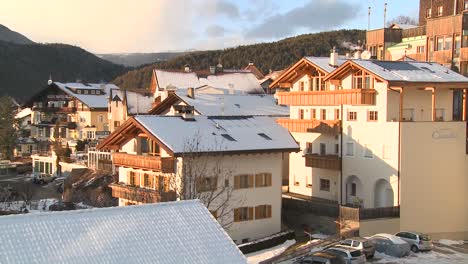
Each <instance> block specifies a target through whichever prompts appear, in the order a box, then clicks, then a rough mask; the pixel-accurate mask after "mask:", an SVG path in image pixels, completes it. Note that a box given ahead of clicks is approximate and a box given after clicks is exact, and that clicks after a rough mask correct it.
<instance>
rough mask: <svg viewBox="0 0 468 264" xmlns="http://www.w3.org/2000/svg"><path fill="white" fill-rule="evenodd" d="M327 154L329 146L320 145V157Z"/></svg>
mask: <svg viewBox="0 0 468 264" xmlns="http://www.w3.org/2000/svg"><path fill="white" fill-rule="evenodd" d="M325 154H327V145H325V144H324V143H320V155H322V156H323V155H325Z"/></svg>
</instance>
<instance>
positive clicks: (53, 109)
mask: <svg viewBox="0 0 468 264" xmlns="http://www.w3.org/2000/svg"><path fill="white" fill-rule="evenodd" d="M32 110H34V111H40V112H52V113H74V112H76V107H37V106H33V108H32Z"/></svg>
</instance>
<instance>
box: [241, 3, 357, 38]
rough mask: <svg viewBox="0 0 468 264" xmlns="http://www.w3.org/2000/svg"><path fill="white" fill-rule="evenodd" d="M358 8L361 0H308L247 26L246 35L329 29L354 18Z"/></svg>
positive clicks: (288, 34)
mask: <svg viewBox="0 0 468 264" xmlns="http://www.w3.org/2000/svg"><path fill="white" fill-rule="evenodd" d="M360 9H361V4H358V3H355V4H354V3H350V1H347V0H315V1H314V0H310V1H309V2H307V3H306V4H305V5H304V6H300V7H296V8H293V9H291V10H290V11H288V12H286V13H284V14H275V15H273V16H270V17H268V18H266V19H265V20H264V21H263V22H261V23H260V24H258V25H255V26H254V27H252V28H251V29H250V30H248V31H247V33H246V38H254V39H275V38H282V37H286V36H290V35H292V34H294V33H296V31H297V30H298V29H306V30H308V31H318V30H328V29H333V28H336V27H339V26H342V25H345V24H346V23H347V22H349V21H351V20H352V19H354V18H357V17H358V15H359V10H360Z"/></svg>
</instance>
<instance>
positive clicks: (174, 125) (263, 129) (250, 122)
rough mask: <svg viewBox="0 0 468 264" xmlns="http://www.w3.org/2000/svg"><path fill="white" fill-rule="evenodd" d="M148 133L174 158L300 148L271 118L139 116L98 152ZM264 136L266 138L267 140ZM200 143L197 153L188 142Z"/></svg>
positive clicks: (102, 145)
mask: <svg viewBox="0 0 468 264" xmlns="http://www.w3.org/2000/svg"><path fill="white" fill-rule="evenodd" d="M140 131H142V132H143V133H145V134H147V135H148V136H149V137H150V138H152V139H153V140H155V141H156V142H158V143H160V145H161V147H162V148H163V149H165V150H166V151H167V152H168V153H169V154H171V155H173V156H181V155H182V154H184V153H191V152H197V153H199V152H200V153H228V154H229V153H236V154H239V153H261V152H292V151H298V150H299V147H298V145H297V143H296V141H295V140H294V138H293V137H292V136H291V134H290V133H289V131H288V130H287V129H286V128H284V127H282V126H280V125H278V124H277V123H276V122H275V120H274V119H273V118H271V117H260V116H257V117H249V116H244V117H228V116H219V117H206V116H194V117H193V118H192V119H190V120H184V119H183V118H182V117H179V116H153V115H140V116H135V117H133V118H130V119H128V120H127V121H126V122H125V123H124V124H123V125H122V126H120V127H119V129H117V130H116V131H114V132H112V133H111V135H110V136H109V137H107V138H106V139H105V140H104V141H103V142H102V143H101V144H100V145H98V148H99V149H109V148H112V147H113V146H116V145H122V144H124V143H125V142H128V141H129V140H130V139H132V138H134V137H135V135H136V134H138V133H140ZM263 135H266V137H264V136H263ZM193 140H196V141H198V142H197V143H198V146H199V147H198V148H197V149H196V150H188V149H186V146H187V143H190V142H192V141H193Z"/></svg>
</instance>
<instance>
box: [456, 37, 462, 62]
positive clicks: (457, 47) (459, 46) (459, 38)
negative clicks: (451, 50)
mask: <svg viewBox="0 0 468 264" xmlns="http://www.w3.org/2000/svg"><path fill="white" fill-rule="evenodd" d="M460 48H461V36H460V35H459V34H457V35H455V55H456V56H457V57H458V56H460Z"/></svg>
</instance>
